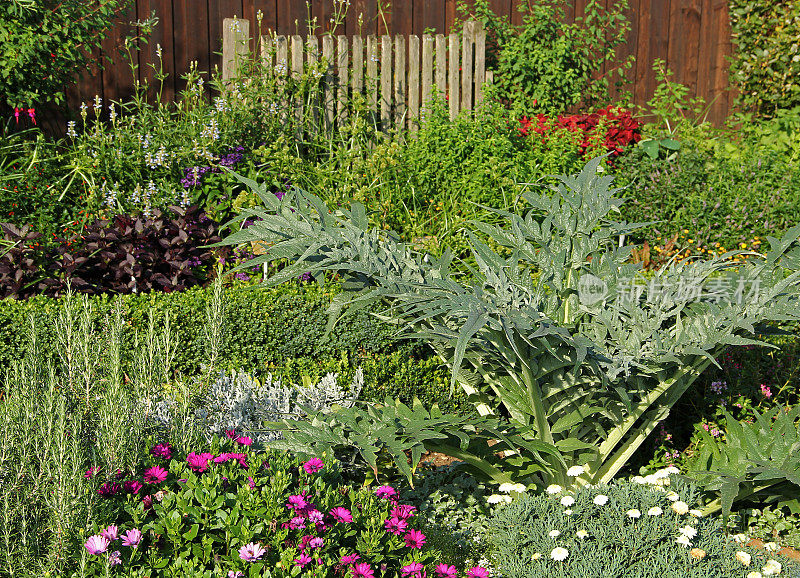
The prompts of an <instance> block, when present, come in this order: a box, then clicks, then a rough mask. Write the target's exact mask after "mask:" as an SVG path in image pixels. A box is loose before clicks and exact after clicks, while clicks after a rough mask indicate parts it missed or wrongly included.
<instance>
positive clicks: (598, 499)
mask: <svg viewBox="0 0 800 578" xmlns="http://www.w3.org/2000/svg"><path fill="white" fill-rule="evenodd" d="M592 501H593V502H594V503H595V505H597V506H605V505H606V504H607V503H608V496H606V495H604V494H598V495H596V496H595V497H594V500H592Z"/></svg>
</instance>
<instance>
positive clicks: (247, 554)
mask: <svg viewBox="0 0 800 578" xmlns="http://www.w3.org/2000/svg"><path fill="white" fill-rule="evenodd" d="M266 552H267V551H266V550H265V549H264V548H262V547H261V544H254V543H253V542H250V543H249V544H247V545H246V546H242V547H241V548H239V558H241V559H242V560H244V561H245V562H252V561H253V560H258V559H259V558H261V556H263V555H264V554H266Z"/></svg>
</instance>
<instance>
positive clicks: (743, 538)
mask: <svg viewBox="0 0 800 578" xmlns="http://www.w3.org/2000/svg"><path fill="white" fill-rule="evenodd" d="M733 539H734V540H735V541H736V543H737V544H744V543H745V542H748V541H749V539H748V538H747V534H736V535H735V536H734V537H733Z"/></svg>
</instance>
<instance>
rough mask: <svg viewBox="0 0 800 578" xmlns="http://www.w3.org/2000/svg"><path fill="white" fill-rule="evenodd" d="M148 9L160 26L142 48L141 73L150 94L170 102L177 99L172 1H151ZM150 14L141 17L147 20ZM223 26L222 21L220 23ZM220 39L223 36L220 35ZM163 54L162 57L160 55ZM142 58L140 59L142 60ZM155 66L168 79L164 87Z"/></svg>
mask: <svg viewBox="0 0 800 578" xmlns="http://www.w3.org/2000/svg"><path fill="white" fill-rule="evenodd" d="M148 4H149V5H148V6H147V8H149V9H150V10H155V12H156V16H157V17H158V25H157V26H156V27H155V28H154V29H153V33H152V35H151V36H150V38H149V39H148V43H147V44H146V45H144V47H143V48H142V54H141V57H143V59H140V62H141V63H142V67H141V70H140V73H141V74H142V77H143V79H142V82H148V83H149V84H150V87H151V88H150V91H149V94H150V96H151V97H153V98H154V97H155V96H156V95H158V94H159V93H160V94H161V99H162V100H163V101H166V102H169V101H172V100H174V99H175V84H174V82H173V78H174V77H175V59H174V57H173V46H174V41H175V35H174V33H173V29H172V1H171V0H149V3H148ZM149 15H150V13H149V12H147V13H146V14H144V15H143V16H140V17H141V18H147V17H148V16H149ZM219 26H220V27H221V26H222V20H220V22H219ZM220 38H222V35H221V34H220ZM159 53H160V54H161V57H159V56H158V54H159ZM141 57H140V58H141ZM151 64H152V65H153V66H155V68H156V70H158V69H159V67H161V69H162V71H163V73H164V74H166V75H167V79H166V80H165V81H164V85H163V87H162V86H161V85H159V83H158V81H156V79H155V71H154V70H153V68H152V67H151V66H150V65H151Z"/></svg>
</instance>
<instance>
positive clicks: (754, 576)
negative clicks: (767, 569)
mask: <svg viewBox="0 0 800 578" xmlns="http://www.w3.org/2000/svg"><path fill="white" fill-rule="evenodd" d="M746 578H763V576H762V575H761V572H750V573H749V574H747V577H746Z"/></svg>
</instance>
